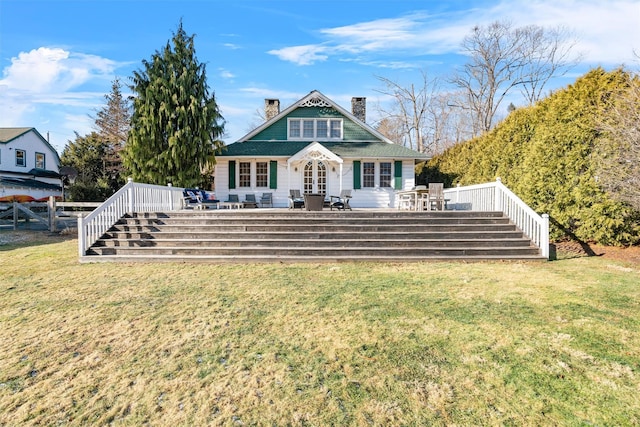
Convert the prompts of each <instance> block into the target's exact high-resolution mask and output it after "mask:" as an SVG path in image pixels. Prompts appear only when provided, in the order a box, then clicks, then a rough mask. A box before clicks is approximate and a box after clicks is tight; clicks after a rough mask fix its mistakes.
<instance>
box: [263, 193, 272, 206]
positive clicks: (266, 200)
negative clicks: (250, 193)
mask: <svg viewBox="0 0 640 427" xmlns="http://www.w3.org/2000/svg"><path fill="white" fill-rule="evenodd" d="M260 206H261V207H263V208H264V207H265V206H269V207H270V208H272V207H273V195H272V194H271V193H262V197H260Z"/></svg>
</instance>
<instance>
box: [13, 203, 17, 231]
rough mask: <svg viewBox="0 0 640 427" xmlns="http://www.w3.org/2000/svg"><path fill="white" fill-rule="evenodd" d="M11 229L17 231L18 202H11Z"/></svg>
mask: <svg viewBox="0 0 640 427" xmlns="http://www.w3.org/2000/svg"><path fill="white" fill-rule="evenodd" d="M13 229H14V230H17V229H18V202H16V201H15V200H14V201H13Z"/></svg>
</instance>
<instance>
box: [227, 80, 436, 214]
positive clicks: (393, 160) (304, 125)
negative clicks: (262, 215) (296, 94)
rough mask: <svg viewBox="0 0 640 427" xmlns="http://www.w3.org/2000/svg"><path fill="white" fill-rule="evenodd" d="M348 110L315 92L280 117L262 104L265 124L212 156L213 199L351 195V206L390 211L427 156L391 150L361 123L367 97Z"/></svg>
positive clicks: (283, 201)
mask: <svg viewBox="0 0 640 427" xmlns="http://www.w3.org/2000/svg"><path fill="white" fill-rule="evenodd" d="M351 107H352V110H351V112H349V111H347V110H345V109H344V108H342V107H341V106H339V105H337V104H336V103H335V102H333V101H332V100H330V99H329V98H327V97H326V96H325V95H323V94H322V93H320V92H318V91H312V92H310V93H309V94H308V95H307V96H305V97H304V98H302V99H300V100H299V101H297V102H295V103H294V104H293V105H291V106H290V107H288V108H286V109H285V110H283V111H280V101H279V100H277V99H267V100H265V114H266V119H267V120H266V122H265V123H263V124H262V125H260V126H258V127H257V128H256V129H254V130H253V131H251V132H249V133H248V134H247V135H245V136H244V137H242V138H240V139H239V140H238V141H237V142H234V143H232V144H229V145H227V146H226V147H225V149H224V150H223V152H222V153H221V154H219V155H217V156H216V159H217V163H216V168H215V187H216V196H217V198H219V199H221V200H225V198H227V196H228V194H238V195H239V196H240V198H241V199H242V198H244V197H245V195H246V194H258V195H260V194H262V193H272V194H273V206H274V207H286V206H288V205H289V202H290V200H289V190H300V191H301V192H302V193H315V194H323V195H325V197H329V196H332V195H339V194H340V192H341V190H352V192H351V194H352V197H353V198H352V199H351V206H352V207H363V208H364V207H371V208H386V207H393V206H394V205H395V203H396V202H395V192H396V190H401V189H409V188H412V187H413V186H414V185H415V172H414V168H415V164H416V162H417V161H424V160H427V159H428V157H427V156H426V155H425V154H423V153H419V152H417V151H414V150H410V149H408V148H406V147H403V146H401V145H397V144H394V143H393V142H392V141H390V140H389V139H388V138H386V137H385V136H384V135H382V134H381V133H380V132H378V131H376V130H375V129H374V128H373V127H371V126H369V125H367V124H366V122H365V119H366V98H352V100H351Z"/></svg>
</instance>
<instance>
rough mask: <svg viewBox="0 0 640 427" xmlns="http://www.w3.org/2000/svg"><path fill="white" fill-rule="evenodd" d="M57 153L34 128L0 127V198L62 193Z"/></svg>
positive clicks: (37, 197) (39, 197)
mask: <svg viewBox="0 0 640 427" xmlns="http://www.w3.org/2000/svg"><path fill="white" fill-rule="evenodd" d="M59 172H60V157H59V156H58V153H57V152H56V150H55V149H54V148H53V147H52V146H51V144H49V142H48V141H47V140H46V139H45V138H43V137H42V135H40V133H39V132H38V131H37V130H36V129H35V128H0V202H2V201H14V200H15V201H19V202H27V201H34V200H38V201H39V200H46V199H48V198H49V196H55V197H61V196H62V187H61V185H62V183H61V181H60V179H61V176H60V173H59Z"/></svg>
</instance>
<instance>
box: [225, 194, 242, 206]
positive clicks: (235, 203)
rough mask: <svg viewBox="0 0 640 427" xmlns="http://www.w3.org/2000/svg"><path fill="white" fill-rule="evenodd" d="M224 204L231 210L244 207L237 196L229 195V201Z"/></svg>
mask: <svg viewBox="0 0 640 427" xmlns="http://www.w3.org/2000/svg"><path fill="white" fill-rule="evenodd" d="M224 203H225V204H226V206H227V207H230V208H234V207H235V208H241V207H242V203H240V199H239V198H238V195H237V194H229V197H228V198H227V200H225V201H224Z"/></svg>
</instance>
